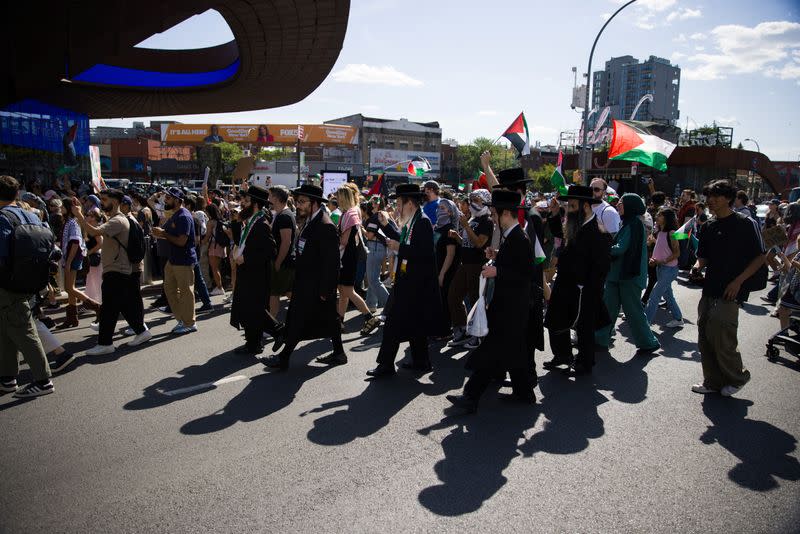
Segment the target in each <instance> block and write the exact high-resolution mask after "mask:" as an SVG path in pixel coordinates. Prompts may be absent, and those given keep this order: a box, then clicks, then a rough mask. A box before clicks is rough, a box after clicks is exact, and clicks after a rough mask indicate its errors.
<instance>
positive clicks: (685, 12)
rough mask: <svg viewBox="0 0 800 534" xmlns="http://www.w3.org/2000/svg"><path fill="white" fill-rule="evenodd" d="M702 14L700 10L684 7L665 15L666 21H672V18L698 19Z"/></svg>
mask: <svg viewBox="0 0 800 534" xmlns="http://www.w3.org/2000/svg"><path fill="white" fill-rule="evenodd" d="M702 16H703V11H702V10H700V9H690V8H688V7H685V8H683V9H676V10H675V11H672V12H671V13H670V14H669V15H667V22H672V21H674V20H687V19H698V18H700V17H702Z"/></svg>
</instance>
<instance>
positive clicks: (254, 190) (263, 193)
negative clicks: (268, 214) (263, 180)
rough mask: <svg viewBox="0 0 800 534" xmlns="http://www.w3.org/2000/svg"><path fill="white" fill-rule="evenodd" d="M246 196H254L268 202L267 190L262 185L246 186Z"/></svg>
mask: <svg viewBox="0 0 800 534" xmlns="http://www.w3.org/2000/svg"><path fill="white" fill-rule="evenodd" d="M247 196H249V197H250V198H255V199H258V200H261V201H262V202H264V203H266V204H269V191H267V190H266V189H264V188H263V187H260V186H257V185H251V186H250V187H248V188H247Z"/></svg>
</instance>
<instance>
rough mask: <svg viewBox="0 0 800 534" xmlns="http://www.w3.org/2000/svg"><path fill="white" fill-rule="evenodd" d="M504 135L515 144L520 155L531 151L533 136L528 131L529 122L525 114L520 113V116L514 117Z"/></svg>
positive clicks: (525, 154)
mask: <svg viewBox="0 0 800 534" xmlns="http://www.w3.org/2000/svg"><path fill="white" fill-rule="evenodd" d="M503 137H505V138H506V139H508V141H509V143H511V144H512V145H514V148H516V149H517V152H519V155H520V156H528V155H530V153H531V136H530V134H529V133H528V122H527V121H526V120H525V114H524V113H520V114H519V117H517V118H516V119H514V122H512V123H511V126H509V127H508V129H507V130H506V131H505V133H504V134H503Z"/></svg>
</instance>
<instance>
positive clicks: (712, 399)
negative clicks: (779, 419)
mask: <svg viewBox="0 0 800 534" xmlns="http://www.w3.org/2000/svg"><path fill="white" fill-rule="evenodd" d="M752 405H753V402H752V401H749V400H747V399H737V398H723V397H720V396H718V395H707V396H706V397H705V398H704V399H703V413H704V414H706V416H707V417H708V418H709V419H710V420H711V423H712V424H711V425H709V426H708V429H707V430H706V431H705V432H704V433H703V434H702V435H701V436H700V441H701V442H703V443H705V444H706V445H710V444H713V443H718V444H719V445H721V446H722V447H725V448H726V449H727V450H728V451H729V452H730V453H731V454H732V455H734V456H735V457H736V458H737V459H738V460H739V463H738V464H736V465H735V466H734V467H733V468H732V469H731V470H730V471H729V472H728V478H730V479H731V480H733V481H734V482H736V483H737V484H739V485H740V486H742V487H745V488H748V489H750V490H753V491H768V490H772V489H775V488H777V487H778V480H777V479H778V478H781V479H783V480H788V481H793V482H794V481H797V480H800V462H798V461H797V458H794V457H792V456H790V454H791V453H792V452H794V450H795V449H796V448H797V438H795V437H794V436H792V435H791V434H789V433H788V432H785V431H783V430H781V429H780V428H777V427H775V426H773V425H771V424H769V423H767V422H765V421H755V420H753V419H748V418H747V409H748V407H750V406H752Z"/></svg>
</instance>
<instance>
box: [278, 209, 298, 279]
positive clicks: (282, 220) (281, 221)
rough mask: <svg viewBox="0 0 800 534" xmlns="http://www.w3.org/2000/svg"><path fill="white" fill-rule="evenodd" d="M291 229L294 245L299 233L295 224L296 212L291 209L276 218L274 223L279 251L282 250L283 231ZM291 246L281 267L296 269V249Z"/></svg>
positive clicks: (285, 210)
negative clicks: (296, 235)
mask: <svg viewBox="0 0 800 534" xmlns="http://www.w3.org/2000/svg"><path fill="white" fill-rule="evenodd" d="M286 228H289V229H291V231H292V241H291V243H294V238H295V234H296V233H297V225H296V224H295V219H294V212H293V211H292V210H290V209H289V208H284V210H283V211H282V212H280V213H278V214H277V215H276V216H275V221H274V222H273V223H272V236H273V237H274V238H275V245H276V246H277V247H278V250H280V248H281V230H282V229H286ZM291 243H290V244H289V252H288V253H287V254H286V259H285V260H283V265H282V266H281V267H294V247H293V246H291Z"/></svg>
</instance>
